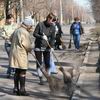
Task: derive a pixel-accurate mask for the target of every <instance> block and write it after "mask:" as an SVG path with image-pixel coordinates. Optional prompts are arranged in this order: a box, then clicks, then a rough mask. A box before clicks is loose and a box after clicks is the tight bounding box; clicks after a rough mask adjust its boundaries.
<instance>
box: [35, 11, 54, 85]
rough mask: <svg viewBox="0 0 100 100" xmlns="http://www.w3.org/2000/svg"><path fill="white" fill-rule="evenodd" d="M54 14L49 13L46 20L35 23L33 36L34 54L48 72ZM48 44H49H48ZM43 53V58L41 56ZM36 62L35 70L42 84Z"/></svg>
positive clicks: (52, 43)
mask: <svg viewBox="0 0 100 100" xmlns="http://www.w3.org/2000/svg"><path fill="white" fill-rule="evenodd" d="M53 18H54V14H53V13H50V14H48V16H47V17H46V20H45V21H43V22H40V23H38V24H37V26H36V28H35V31H34V33H33V36H34V37H35V50H34V51H35V56H36V59H37V60H38V62H39V64H40V65H41V66H42V62H44V64H45V70H46V72H47V73H49V68H50V51H52V50H53V46H54V41H55V27H54V25H53V23H52V21H53ZM48 43H49V44H50V46H51V47H50V46H49V45H48ZM42 55H43V58H42ZM38 62H37V72H38V75H39V79H40V85H43V80H42V72H41V70H40V65H39V64H38Z"/></svg>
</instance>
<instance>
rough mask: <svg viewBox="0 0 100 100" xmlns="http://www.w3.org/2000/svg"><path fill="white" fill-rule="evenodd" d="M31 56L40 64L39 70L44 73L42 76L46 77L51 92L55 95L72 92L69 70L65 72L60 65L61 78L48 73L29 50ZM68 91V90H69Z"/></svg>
mask: <svg viewBox="0 0 100 100" xmlns="http://www.w3.org/2000/svg"><path fill="white" fill-rule="evenodd" d="M31 54H32V56H33V57H34V58H35V60H36V62H37V63H38V64H39V66H40V70H41V72H42V73H43V74H44V76H45V77H46V79H47V81H48V83H49V88H50V90H51V94H52V95H55V94H57V93H59V92H60V93H62V92H63V93H65V94H66V93H67V95H71V94H72V79H71V75H70V72H67V73H65V71H64V69H63V67H60V68H59V70H60V71H61V72H62V74H63V79H61V78H59V77H57V76H54V75H49V74H48V73H47V72H46V71H45V70H44V69H43V67H42V66H41V65H40V63H39V61H38V60H37V59H36V57H35V55H34V54H33V53H32V52H31ZM69 91H70V92H69Z"/></svg>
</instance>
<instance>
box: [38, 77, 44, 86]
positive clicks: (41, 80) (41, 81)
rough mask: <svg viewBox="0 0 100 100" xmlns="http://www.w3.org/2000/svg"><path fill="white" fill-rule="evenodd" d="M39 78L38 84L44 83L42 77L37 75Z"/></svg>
mask: <svg viewBox="0 0 100 100" xmlns="http://www.w3.org/2000/svg"><path fill="white" fill-rule="evenodd" d="M39 79H40V83H39V84H40V85H44V83H43V78H42V77H39Z"/></svg>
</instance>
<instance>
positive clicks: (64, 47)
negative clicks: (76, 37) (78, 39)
mask: <svg viewBox="0 0 100 100" xmlns="http://www.w3.org/2000/svg"><path fill="white" fill-rule="evenodd" d="M60 41H61V45H62V48H63V49H64V50H65V49H66V46H65V45H64V42H63V40H62V38H60Z"/></svg>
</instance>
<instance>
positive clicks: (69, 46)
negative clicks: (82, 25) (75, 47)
mask: <svg viewBox="0 0 100 100" xmlns="http://www.w3.org/2000/svg"><path fill="white" fill-rule="evenodd" d="M71 41H72V36H70V40H69V45H68V48H69V49H70V48H71Z"/></svg>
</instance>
